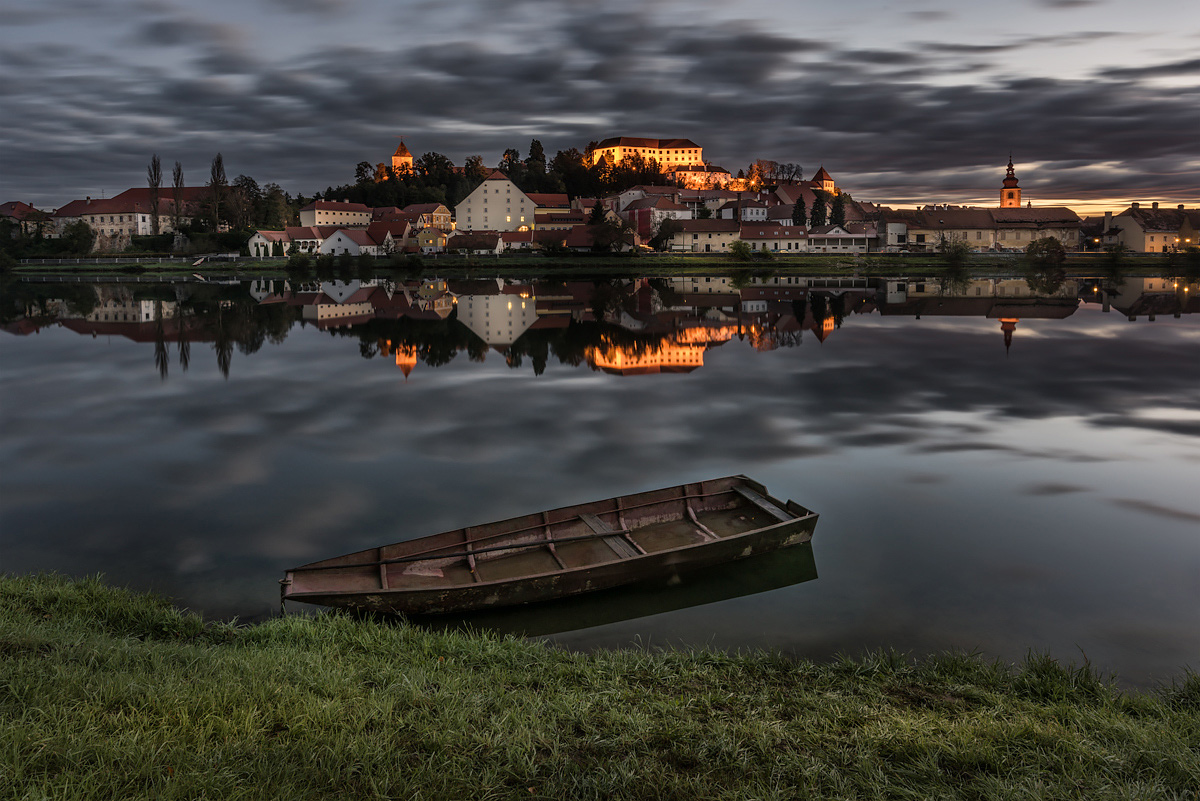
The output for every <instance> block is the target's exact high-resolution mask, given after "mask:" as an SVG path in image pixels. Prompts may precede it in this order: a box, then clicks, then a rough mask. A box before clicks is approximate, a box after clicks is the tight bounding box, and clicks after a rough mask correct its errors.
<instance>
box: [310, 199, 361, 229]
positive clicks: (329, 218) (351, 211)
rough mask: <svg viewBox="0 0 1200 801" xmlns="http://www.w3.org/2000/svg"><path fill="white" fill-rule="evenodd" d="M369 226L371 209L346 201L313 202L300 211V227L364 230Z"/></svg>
mask: <svg viewBox="0 0 1200 801" xmlns="http://www.w3.org/2000/svg"><path fill="white" fill-rule="evenodd" d="M370 224H371V207H370V206H364V205H363V204H362V203H349V202H346V201H333V200H314V201H313V202H312V203H309V204H308V205H307V206H305V207H304V208H302V209H300V225H301V226H314V225H337V226H339V227H343V228H366V227H367V226H368V225H370Z"/></svg>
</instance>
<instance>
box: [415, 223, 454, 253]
mask: <svg viewBox="0 0 1200 801" xmlns="http://www.w3.org/2000/svg"><path fill="white" fill-rule="evenodd" d="M448 238H449V237H448V236H447V234H446V232H445V231H443V230H442V229H441V228H422V229H421V230H420V231H418V232H417V236H416V240H417V247H418V248H419V249H420V251H421V252H422V253H424V254H425V255H427V256H428V255H432V254H434V253H442V252H444V251H445V250H446V241H447V239H448Z"/></svg>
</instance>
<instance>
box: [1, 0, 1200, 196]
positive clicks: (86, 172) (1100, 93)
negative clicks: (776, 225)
mask: <svg viewBox="0 0 1200 801" xmlns="http://www.w3.org/2000/svg"><path fill="white" fill-rule="evenodd" d="M0 19H3V25H2V26H0V69H2V70H3V75H4V78H5V80H4V81H3V86H2V88H0V119H3V120H4V123H3V125H0V201H7V200H22V201H25V202H29V203H33V204H34V205H36V206H38V207H41V208H56V207H58V206H62V205H64V204H65V203H67V202H68V201H70V200H72V199H74V198H79V197H84V196H93V197H97V196H105V197H111V196H112V195H113V194H116V193H117V192H120V191H122V190H124V189H127V188H129V187H131V186H144V185H145V183H146V165H147V164H148V163H149V161H150V157H151V154H155V153H157V154H158V155H159V156H160V157H161V158H162V160H163V162H164V166H165V170H164V171H165V172H167V173H168V175H169V173H170V167H171V165H173V163H174V162H175V161H179V162H180V163H181V164H182V165H183V167H184V172H185V178H186V179H187V182H188V183H189V184H200V183H203V181H204V180H206V179H207V177H208V172H209V164H210V162H211V160H212V158H213V156H214V155H215V154H216V153H217V152H220V153H221V154H222V156H223V158H224V163H225V167H226V172H227V174H228V176H229V178H230V179H232V178H234V177H236V176H237V175H240V174H245V175H249V176H251V177H253V178H255V179H256V180H257V181H258V182H259V183H260V184H265V183H268V182H276V183H278V184H280V185H281V186H282V187H283V188H284V189H286V190H287V191H289V192H292V193H303V194H306V195H311V194H313V193H314V192H316V191H322V190H324V189H325V188H326V187H329V186H337V185H339V184H344V183H350V182H352V181H353V180H354V167H355V165H356V164H357V163H358V162H360V161H370V162H372V163H375V162H380V161H386V160H387V159H388V158H389V157H390V155H391V153H392V151H393V150H394V149H395V147H396V144H397V138H396V137H397V136H403V137H404V141H405V143H406V144H407V145H408V146H409V148H410V149H411V150H412V151H413V152H414V153H415V154H417V155H420V154H422V153H425V152H428V151H436V152H439V153H442V154H444V155H446V156H448V157H449V158H450V159H451V160H452V161H454V162H455V163H456V164H461V163H462V162H463V160H464V159H465V158H466V157H467V156H469V155H473V154H480V155H482V156H483V158H484V162H485V163H486V164H496V163H498V162H499V160H500V157H501V155H502V153H503V152H504V150H505V149H506V148H510V147H512V148H516V149H518V150H519V151H520V152H521V154H522V155H526V154H527V153H528V149H529V144H530V141H531V139H534V138H536V139H539V140H540V141H541V142H542V143H543V145H544V147H545V149H546V151H547V153H548V154H550V155H553V154H554V153H555V152H556V151H557V150H560V149H566V148H570V147H577V148H579V149H580V150H583V149H584V148H585V147H586V145H587V144H588V142H589V141H593V140H600V139H604V138H607V137H610V136H620V135H627V136H649V137H687V138H690V139H692V140H694V141H695V142H697V143H698V144H699V145H701V146H702V147H703V148H704V155H705V157H706V158H707V159H709V160H710V161H711V162H712V163H714V164H717V165H720V166H724V167H726V168H727V169H730V170H731V171H733V172H736V171H737V170H738V169H739V168H744V167H745V166H747V165H748V164H749V163H750V162H751V161H753V160H754V159H758V158H762V159H770V160H774V161H781V162H794V163H799V164H801V165H802V166H803V167H804V170H805V172H806V173H810V172H816V170H817V168H818V167H820V166H824V167H825V168H826V169H827V170H829V172H830V173H831V174H832V175H833V176H834V178H835V179H836V180H837V183H838V185H839V187H841V188H843V189H846V190H848V191H850V192H851V194H852V195H853V196H854V197H855V198H857V199H861V200H873V201H876V202H883V203H889V204H891V205H897V206H905V205H913V204H923V203H934V202H951V203H964V202H967V203H980V204H988V205H994V204H996V203H998V198H999V189H1000V182H1001V180H1002V178H1003V175H1004V166H1005V164H1006V163H1007V161H1008V158H1009V154H1010V153H1011V154H1012V158H1013V160H1014V163H1015V164H1016V166H1017V175H1018V177H1019V178H1020V180H1021V187H1022V189H1023V192H1024V197H1025V199H1026V200H1029V201H1031V202H1033V204H1034V205H1035V206H1036V205H1053V204H1057V203H1061V202H1066V203H1068V204H1071V205H1072V206H1073V207H1075V208H1076V209H1077V210H1079V211H1082V212H1084V213H1092V212H1095V211H1102V210H1104V209H1105V208H1109V209H1111V210H1113V211H1119V210H1120V209H1121V208H1124V207H1125V206H1126V205H1127V204H1128V203H1129V202H1130V201H1135V200H1136V201H1142V202H1148V201H1154V200H1157V201H1160V202H1162V203H1165V204H1170V205H1173V204H1176V203H1186V204H1188V205H1189V206H1197V205H1200V135H1198V134H1197V131H1200V4H1196V3H1195V2H1194V0H1142V2H1140V3H1138V4H1137V6H1136V9H1133V8H1132V7H1131V6H1129V5H1128V4H1120V3H1117V2H1115V0H1010V2H1005V3H981V2H972V1H970V0H968V1H967V2H963V1H962V0H958V1H957V2H952V1H951V0H917V1H916V2H884V1H883V0H859V2H856V3H830V2H821V3H813V2H795V1H794V0H793V1H792V2H778V1H777V0H742V1H741V2H736V3H734V2H709V0H700V1H699V2H679V1H678V0H639V1H637V2H634V1H632V0H603V1H601V0H586V1H585V0H462V1H461V2H449V3H445V2H443V3H434V2H426V0H411V1H409V2H395V1H394V0H206V2H204V3H192V4H185V3H181V2H175V1H174V0H55V2H53V3H48V2H45V0H0Z"/></svg>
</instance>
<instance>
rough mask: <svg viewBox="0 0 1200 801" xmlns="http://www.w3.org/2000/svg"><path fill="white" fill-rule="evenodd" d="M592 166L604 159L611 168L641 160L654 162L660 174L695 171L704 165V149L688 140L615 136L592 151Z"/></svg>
mask: <svg viewBox="0 0 1200 801" xmlns="http://www.w3.org/2000/svg"><path fill="white" fill-rule="evenodd" d="M591 155H592V163H593V164H595V163H597V162H599V161H600V160H601V159H605V158H607V159H608V160H609V161H611V162H612V163H613V164H620V163H621V162H622V161H623V160H624V159H626V158H630V157H632V156H635V155H636V156H641V157H642V158H643V159H645V160H646V161H650V160H654V161H656V162H658V166H659V167H660V168H661V169H663V170H669V169H673V168H675V167H679V166H692V167H699V166H702V165H703V164H704V149H703V148H701V147H700V146H699V145H698V144H696V143H695V142H693V141H692V140H691V139H647V138H644V137H640V136H617V137H613V138H611V139H605V140H604V141H603V142H600V143H599V144H598V145H596V148H595V150H593V151H592V154H591Z"/></svg>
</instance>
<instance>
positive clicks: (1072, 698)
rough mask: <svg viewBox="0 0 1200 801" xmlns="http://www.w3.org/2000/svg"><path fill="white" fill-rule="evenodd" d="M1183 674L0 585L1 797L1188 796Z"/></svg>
mask: <svg viewBox="0 0 1200 801" xmlns="http://www.w3.org/2000/svg"><path fill="white" fill-rule="evenodd" d="M1198 787H1200V677H1198V676H1195V675H1189V676H1186V677H1181V679H1180V681H1179V682H1178V684H1177V685H1176V686H1174V687H1171V688H1164V689H1162V690H1161V691H1158V692H1155V693H1145V694H1123V693H1121V692H1119V691H1117V690H1116V689H1114V688H1113V687H1112V686H1110V685H1109V684H1107V683H1106V682H1104V681H1102V680H1101V679H1099V678H1097V676H1095V675H1094V674H1093V673H1092V672H1090V671H1089V670H1087V669H1072V668H1067V667H1063V666H1060V665H1058V664H1056V663H1054V662H1052V661H1050V660H1048V659H1044V658H1032V659H1030V660H1028V661H1027V662H1026V663H1025V664H1024V665H1021V666H1018V667H1015V668H1008V667H1003V666H999V665H995V664H989V663H986V662H984V661H981V660H979V659H977V658H972V657H965V656H949V657H942V658H937V659H931V660H928V661H923V662H920V663H916V664H914V663H911V662H909V661H906V660H904V659H901V658H898V657H895V656H880V657H876V658H871V659H866V660H862V661H848V660H847V661H841V662H837V663H834V664H829V665H814V664H811V663H807V662H793V661H790V660H787V659H783V658H780V657H776V656H770V655H763V654H760V655H750V656H729V655H724V654H714V653H664V654H650V653H644V652H636V651H617V652H599V653H596V654H591V655H582V654H574V653H565V652H561V651H558V650H555V649H552V648H550V647H547V646H544V645H542V644H539V643H532V642H525V641H520V640H511V639H510V640H499V639H496V638H490V637H482V636H466V635H460V634H430V633H426V632H423V631H421V630H418V629H415V628H412V627H408V626H404V625H385V624H379V623H367V622H356V621H353V620H350V619H348V618H345V617H341V616H326V617H319V618H301V617H288V618H282V619H277V620H273V621H270V622H267V623H264V624H260V625H256V626H252V627H243V628H238V627H233V626H229V625H225V624H208V625H206V624H204V623H203V622H202V621H201V620H200V619H198V618H196V617H194V616H189V615H186V614H183V613H180V612H178V611H177V610H175V609H174V608H172V607H171V606H170V605H169V604H166V603H164V602H162V601H157V600H155V599H152V598H149V597H147V596H142V595H135V594H132V593H129V592H125V591H122V590H116V589H112V588H108V587H105V586H104V585H103V584H101V583H100V582H98V581H95V580H86V581H78V582H73V581H68V580H65V579H61V578H56V577H34V578H25V577H22V578H11V577H9V578H0V788H6V790H4V791H0V795H3V796H4V797H11V798H30V799H33V798H55V799H71V798H104V799H110V798H156V799H158V798H162V799H169V798H179V799H196V798H222V799H234V798H263V797H270V798H289V799H291V798H354V799H366V798H454V799H461V798H612V797H624V798H655V799H671V798H680V799H695V798H797V797H812V796H816V797H850V798H933V797H963V798H1006V799H1007V798H1015V797H1020V798H1195V797H1196V796H1195V793H1196V788H1198Z"/></svg>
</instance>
